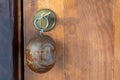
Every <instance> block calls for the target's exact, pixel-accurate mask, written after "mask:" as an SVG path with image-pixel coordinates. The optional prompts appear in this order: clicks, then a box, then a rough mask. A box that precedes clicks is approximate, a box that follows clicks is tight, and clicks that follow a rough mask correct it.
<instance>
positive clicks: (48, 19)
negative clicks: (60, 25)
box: [34, 9, 56, 32]
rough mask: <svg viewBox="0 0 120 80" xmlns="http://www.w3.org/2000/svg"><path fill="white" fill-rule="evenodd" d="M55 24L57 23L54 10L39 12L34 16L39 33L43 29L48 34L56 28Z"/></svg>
mask: <svg viewBox="0 0 120 80" xmlns="http://www.w3.org/2000/svg"><path fill="white" fill-rule="evenodd" d="M39 21H41V22H39ZM42 21H43V23H42ZM55 23H56V15H55V13H54V12H53V11H52V10H49V9H42V10H40V11H38V12H37V13H36V14H35V16H34V26H35V28H36V29H38V30H39V31H40V30H41V29H43V31H44V32H47V31H49V30H51V29H53V28H54V26H55Z"/></svg>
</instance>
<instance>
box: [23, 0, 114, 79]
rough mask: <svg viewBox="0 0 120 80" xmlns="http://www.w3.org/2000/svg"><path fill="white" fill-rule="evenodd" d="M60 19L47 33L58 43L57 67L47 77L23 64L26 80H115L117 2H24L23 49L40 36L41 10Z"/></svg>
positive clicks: (33, 0)
mask: <svg viewBox="0 0 120 80" xmlns="http://www.w3.org/2000/svg"><path fill="white" fill-rule="evenodd" d="M46 8H47V9H51V10H53V11H54V12H55V13H56V15H57V24H56V26H55V28H54V29H53V30H52V31H50V32H47V33H46V35H49V36H51V37H52V38H53V39H54V40H55V42H56V43H57V44H56V46H57V52H58V53H57V61H56V64H55V66H54V67H53V68H52V69H51V70H50V71H49V72H46V73H44V74H38V73H34V72H32V71H31V70H30V69H29V68H28V66H27V65H26V62H25V63H24V79H25V80H113V78H114V68H113V67H114V65H113V64H114V61H113V60H114V25H113V22H114V21H113V10H114V9H113V8H114V0H23V19H24V47H26V44H27V43H28V41H29V40H30V39H32V38H34V37H35V36H37V35H39V32H38V31H37V30H36V29H35V27H34V25H33V17H34V15H35V13H36V12H37V11H38V10H40V9H46Z"/></svg>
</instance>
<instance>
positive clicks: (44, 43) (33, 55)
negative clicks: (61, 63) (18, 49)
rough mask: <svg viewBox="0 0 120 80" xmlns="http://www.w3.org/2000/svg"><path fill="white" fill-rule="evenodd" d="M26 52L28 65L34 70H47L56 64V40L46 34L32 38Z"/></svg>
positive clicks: (42, 71) (38, 71) (41, 71)
mask: <svg viewBox="0 0 120 80" xmlns="http://www.w3.org/2000/svg"><path fill="white" fill-rule="evenodd" d="M25 53H26V62H27V65H28V67H29V68H30V69H31V70H32V71H34V72H37V73H44V72H47V71H49V70H50V69H51V68H52V67H53V65H54V64H55V60H56V59H55V58H56V47H55V42H54V41H53V39H52V38H51V37H49V36H45V35H44V36H43V37H36V38H34V39H32V40H30V41H29V43H28V45H27V47H26V50H25Z"/></svg>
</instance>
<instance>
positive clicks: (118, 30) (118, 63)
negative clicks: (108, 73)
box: [114, 0, 120, 80]
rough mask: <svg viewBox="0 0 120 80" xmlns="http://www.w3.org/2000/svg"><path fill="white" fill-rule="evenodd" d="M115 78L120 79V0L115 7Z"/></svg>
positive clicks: (115, 79)
mask: <svg viewBox="0 0 120 80" xmlns="http://www.w3.org/2000/svg"><path fill="white" fill-rule="evenodd" d="M114 25H115V28H114V32H115V33H114V35H115V36H114V39H115V40H114V41H115V42H114V80H120V75H119V74H120V0H116V2H115V7H114Z"/></svg>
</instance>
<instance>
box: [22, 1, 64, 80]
mask: <svg viewBox="0 0 120 80" xmlns="http://www.w3.org/2000/svg"><path fill="white" fill-rule="evenodd" d="M23 2H24V41H25V43H24V44H25V45H24V46H26V44H27V43H28V41H29V40H30V39H32V38H34V37H36V36H37V35H39V32H38V31H37V30H36V29H35V27H34V25H33V17H34V14H35V13H36V12H37V11H38V10H40V9H44V8H48V9H51V10H53V11H54V12H55V13H56V15H57V24H56V27H55V28H54V30H52V31H50V32H48V33H47V34H48V35H50V36H51V37H52V38H53V39H54V40H55V41H56V43H57V52H58V54H57V63H56V64H55V66H54V67H53V69H52V70H50V71H49V72H47V73H44V74H36V73H34V72H32V71H31V70H30V69H29V68H28V67H27V66H26V62H25V67H24V68H25V78H24V79H25V80H40V79H41V80H63V74H64V73H63V49H64V48H63V47H64V45H63V42H64V29H63V27H64V26H63V25H61V24H63V22H62V19H63V18H64V6H63V2H64V0H59V1H56V0H24V1H23Z"/></svg>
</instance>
